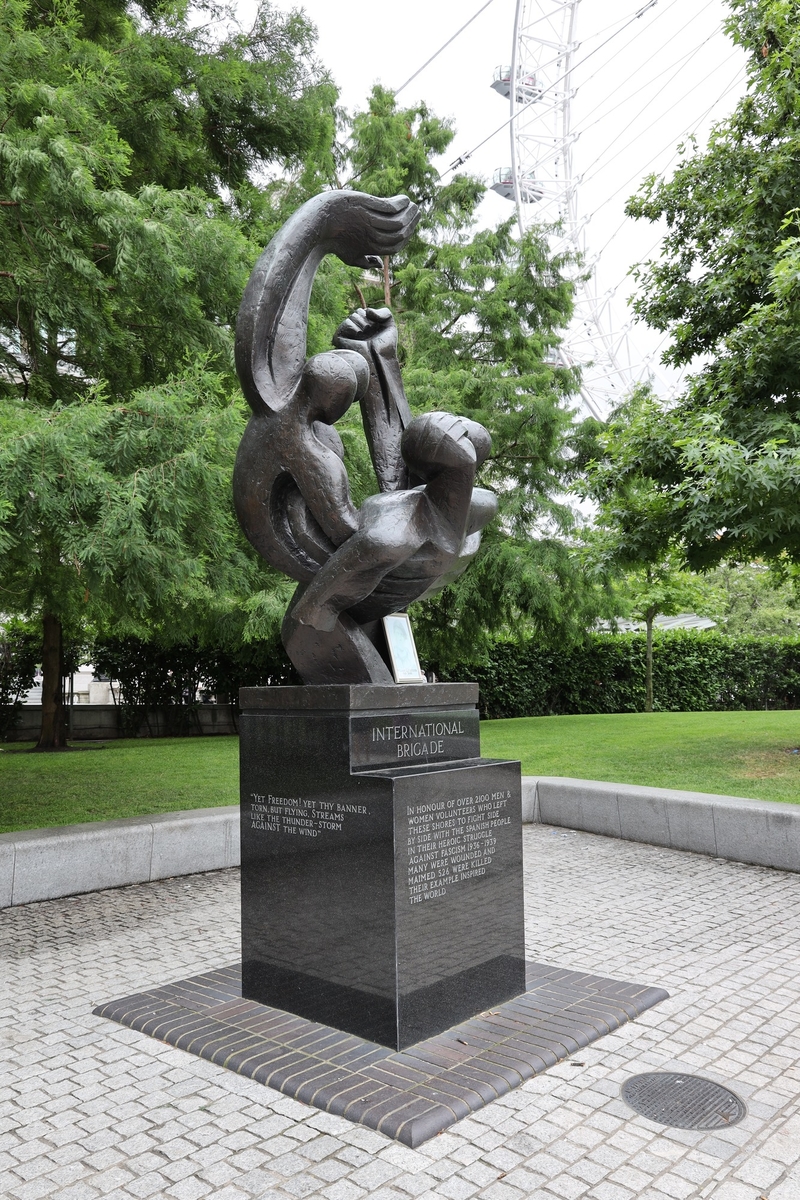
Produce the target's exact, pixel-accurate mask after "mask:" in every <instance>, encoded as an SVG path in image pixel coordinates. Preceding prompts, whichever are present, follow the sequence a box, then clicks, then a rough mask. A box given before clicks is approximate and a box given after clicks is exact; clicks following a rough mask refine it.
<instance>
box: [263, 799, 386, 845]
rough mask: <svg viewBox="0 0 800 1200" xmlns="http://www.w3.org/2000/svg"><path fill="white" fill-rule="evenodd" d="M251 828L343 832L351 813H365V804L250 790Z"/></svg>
mask: <svg viewBox="0 0 800 1200" xmlns="http://www.w3.org/2000/svg"><path fill="white" fill-rule="evenodd" d="M250 801H251V803H250V828H251V829H261V830H263V831H264V832H265V833H288V834H289V835H291V836H294V837H312V838H315V837H319V835H320V833H321V832H324V831H327V832H329V833H341V832H342V830H343V828H344V823H345V821H346V820H347V819H348V817H350V816H353V815H366V812H367V808H366V805H364V804H344V803H339V802H338V801H335V800H303V799H302V797H300V796H272V795H270V794H269V793H267V794H266V795H264V796H262V795H260V794H259V793H258V792H251V793H250Z"/></svg>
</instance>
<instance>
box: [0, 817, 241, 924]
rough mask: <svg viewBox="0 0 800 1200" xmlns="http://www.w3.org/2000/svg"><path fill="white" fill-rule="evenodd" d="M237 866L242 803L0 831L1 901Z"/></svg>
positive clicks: (11, 902)
mask: <svg viewBox="0 0 800 1200" xmlns="http://www.w3.org/2000/svg"><path fill="white" fill-rule="evenodd" d="M238 865H239V806H238V804H233V805H226V806H225V807H224V808H199V809H194V810H189V811H186V812H175V813H160V814H159V815H158V816H154V817H125V818H123V819H121V820H119V821H93V822H90V823H88V824H86V825H64V826H60V827H56V828H54V829H29V830H25V831H24V832H22V833H4V834H0V908H8V907H10V906H11V905H14V904H30V903H31V901H33V900H55V899H57V898H58V897H59V896H74V895H77V894H79V893H80V892H96V891H100V890H101V889H103V888H112V887H122V886H124V885H125V884H127V883H148V882H150V881H151V880H153V879H168V878H170V877H171V876H173V875H194V874H195V873H196V872H198V871H218V870H220V869H222V868H224V867H237V866H238Z"/></svg>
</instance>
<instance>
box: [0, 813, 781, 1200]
mask: <svg viewBox="0 0 800 1200" xmlns="http://www.w3.org/2000/svg"><path fill="white" fill-rule="evenodd" d="M525 844H526V889H527V896H528V933H529V938H530V947H531V950H532V952H533V953H532V956H533V957H537V958H543V959H545V960H547V961H549V962H554V963H556V964H557V965H559V966H563V967H564V968H565V969H567V970H573V971H585V972H590V973H594V974H597V975H603V976H611V977H614V978H619V979H636V980H640V981H641V982H642V983H646V984H648V985H651V986H656V987H665V988H666V989H667V990H668V991H669V992H670V993H671V999H670V1000H668V1001H666V1002H665V1003H664V1004H662V1005H661V1006H659V1007H658V1008H656V1009H653V1010H650V1011H649V1012H646V1013H645V1014H644V1015H643V1016H642V1017H640V1018H639V1019H638V1020H637V1021H636V1023H635V1024H629V1025H626V1026H624V1027H623V1028H621V1029H620V1030H618V1031H616V1032H615V1033H612V1034H609V1035H608V1036H606V1037H605V1038H604V1039H603V1040H602V1041H600V1042H598V1043H596V1044H595V1045H594V1046H590V1047H588V1048H586V1049H585V1050H583V1051H581V1052H580V1054H574V1055H573V1059H576V1060H578V1061H581V1062H585V1063H586V1066H585V1067H581V1068H578V1067H572V1066H570V1065H568V1064H564V1065H563V1066H561V1067H559V1068H557V1069H556V1070H554V1071H551V1072H550V1073H547V1074H544V1075H540V1076H538V1077H537V1078H535V1079H533V1080H531V1081H529V1082H528V1083H525V1084H523V1085H522V1086H521V1087H520V1088H519V1089H517V1090H516V1091H515V1092H513V1093H509V1094H507V1095H506V1096H504V1097H503V1098H502V1099H501V1100H500V1101H497V1102H496V1103H495V1104H492V1105H489V1106H487V1107H486V1108H485V1109H483V1110H482V1113H481V1114H480V1115H481V1116H482V1118H483V1119H481V1120H479V1119H477V1118H478V1115H479V1114H476V1116H475V1117H470V1118H468V1119H466V1120H464V1121H462V1122H460V1123H459V1124H457V1125H455V1126H452V1127H451V1128H450V1130H448V1131H447V1132H446V1133H445V1134H443V1135H441V1136H440V1137H436V1138H433V1139H432V1140H431V1142H429V1143H426V1144H425V1145H424V1146H423V1147H422V1148H421V1150H417V1151H415V1150H409V1149H407V1148H405V1147H402V1146H399V1145H398V1144H397V1143H392V1142H389V1141H387V1139H385V1138H384V1137H382V1136H381V1135H380V1134H378V1133H375V1132H373V1131H370V1130H366V1129H361V1128H359V1127H356V1126H353V1125H352V1124H350V1123H349V1122H346V1121H344V1120H343V1119H342V1118H340V1117H336V1116H333V1115H332V1114H328V1113H323V1112H320V1111H319V1110H316V1109H309V1108H306V1107H305V1106H304V1105H301V1104H299V1103H298V1102H297V1101H296V1100H293V1099H291V1098H289V1097H286V1096H282V1095H281V1094H280V1093H277V1092H271V1091H270V1090H269V1089H267V1088H264V1087H261V1086H259V1085H257V1084H255V1083H253V1082H252V1081H250V1080H246V1079H244V1078H242V1077H240V1076H237V1075H235V1074H233V1073H231V1072H229V1071H225V1070H223V1069H222V1068H219V1067H217V1066H215V1065H214V1064H212V1063H208V1062H204V1061H202V1060H200V1059H195V1058H191V1057H189V1056H187V1055H185V1054H183V1053H182V1052H180V1051H178V1050H176V1049H174V1048H172V1047H169V1046H166V1045H164V1044H162V1043H160V1042H157V1041H153V1040H151V1039H148V1038H145V1037H144V1036H142V1035H141V1034H138V1033H136V1032H134V1031H132V1030H128V1029H124V1028H122V1027H121V1026H114V1025H112V1024H111V1023H110V1022H104V1021H101V1020H98V1019H97V1018H95V1017H92V1015H91V1010H92V1008H93V1007H94V1006H96V1005H97V1004H99V1003H101V1002H102V1001H103V1000H105V999H107V998H109V997H110V996H125V995H131V994H133V993H134V992H136V991H138V990H140V989H141V987H142V986H143V985H144V983H145V982H147V983H148V984H151V985H152V986H153V987H157V986H163V985H165V984H168V983H169V982H171V981H172V980H175V979H178V978H181V977H189V976H191V975H200V974H203V973H204V972H208V971H211V970H214V969H216V968H218V967H219V966H222V965H225V964H226V963H229V962H231V963H232V962H234V961H235V960H236V958H237V955H238V912H237V906H238V875H237V872H235V871H221V872H216V873H213V874H208V875H203V876H198V877H195V878H194V879H193V880H192V886H191V888H190V889H187V888H186V885H185V883H184V882H183V881H181V880H162V881H158V882H157V883H152V884H142V885H135V886H131V887H127V888H121V889H118V890H115V891H110V892H100V893H94V894H92V895H87V896H78V897H70V898H67V899H64V900H56V901H48V902H44V903H40V904H34V905H30V906H27V907H24V908H17V909H11V910H7V911H5V912H4V913H3V920H2V926H0V957H1V958H2V961H1V962H0V977H2V979H3V982H4V994H3V999H2V1002H0V1029H2V1036H3V1038H4V1070H3V1086H2V1088H0V1155H7V1156H8V1157H7V1158H5V1157H0V1195H2V1196H3V1197H5V1196H6V1195H8V1196H9V1200H103V1198H104V1197H110V1198H111V1200H117V1196H119V1200H130V1198H135V1200H150V1198H151V1197H153V1198H154V1200H161V1197H174V1198H175V1200H203V1197H204V1196H209V1197H213V1200H217V1197H220V1196H221V1197H223V1200H228V1198H231V1200H233V1198H234V1197H235V1198H236V1200H239V1198H240V1197H242V1198H244V1200H262V1198H263V1200H287V1198H288V1197H293V1196H296V1197H298V1198H302V1197H305V1196H311V1197H315V1198H316V1197H323V1196H324V1197H326V1198H327V1200H362V1197H367V1196H368V1197H369V1200H373V1197H376V1198H377V1200H395V1197H403V1198H404V1200H408V1198H412V1200H428V1198H430V1200H434V1198H436V1200H442V1198H446V1200H462V1198H463V1200H471V1198H472V1196H475V1197H476V1200H484V1197H487V1198H489V1200H511V1198H513V1200H517V1198H518V1197H522V1196H526V1197H527V1196H531V1197H535V1200H545V1198H549V1200H553V1198H554V1197H563V1198H564V1200H573V1198H574V1200H578V1198H582V1197H583V1196H586V1197H588V1198H589V1200H631V1197H633V1196H637V1197H638V1196H643V1197H646V1198H647V1200H650V1198H651V1197H659V1196H664V1197H666V1196H670V1197H675V1198H676V1200H680V1198H682V1197H691V1198H693V1197H695V1196H696V1197H698V1200H706V1198H708V1200H758V1197H759V1196H762V1195H763V1196H768V1197H769V1200H800V1174H798V1173H797V1172H798V1171H799V1170H800V1104H798V1096H800V1069H798V1065H797V1064H798V1062H799V1061H800V978H799V977H798V974H797V971H796V946H797V944H798V942H799V941H800V905H798V903H797V897H798V879H797V877H796V876H794V875H788V874H784V873H782V872H780V871H771V870H767V869H765V868H760V867H748V866H736V867H734V866H733V865H732V864H730V863H726V862H721V861H715V860H712V859H706V858H702V857H699V856H696V855H691V854H683V853H679V852H674V851H664V850H660V849H657V848H654V847H650V846H643V845H639V844H637V843H633V842H620V841H618V840H616V839H604V838H600V837H594V836H592V835H589V834H581V833H570V834H567V833H566V831H563V836H562V835H561V833H560V832H559V833H557V834H556V835H555V836H553V833H552V831H550V830H548V829H547V828H545V827H541V826H539V827H530V828H528V829H526V831H525ZM647 1070H679V1071H690V1072H691V1071H696V1072H698V1073H702V1074H707V1075H709V1077H711V1078H714V1079H716V1080H718V1081H719V1082H720V1083H723V1084H725V1085H726V1086H728V1087H730V1088H732V1089H733V1090H734V1091H735V1092H737V1093H738V1094H740V1095H741V1096H742V1097H743V1099H744V1100H745V1102H746V1104H747V1107H748V1116H747V1118H746V1120H745V1121H744V1122H742V1123H741V1124H740V1125H739V1126H736V1127H734V1129H731V1130H728V1131H722V1133H717V1132H711V1133H694V1132H691V1131H677V1130H667V1129H665V1128H664V1127H663V1126H657V1125H655V1124H654V1123H651V1122H648V1121H645V1120H644V1119H643V1118H641V1117H639V1116H637V1115H636V1114H634V1113H633V1112H632V1111H631V1110H630V1109H628V1108H627V1106H625V1105H624V1104H623V1103H622V1101H621V1100H620V1099H619V1087H620V1085H621V1083H622V1082H623V1081H624V1079H626V1078H627V1077H628V1076H629V1075H632V1074H637V1073H640V1072H642V1071H647ZM598 1104H599V1105H600V1107H597V1105H598ZM178 1149H180V1151H181V1152H180V1153H176V1151H177V1150H178ZM154 1151H159V1153H154ZM395 1155H398V1156H397V1157H395ZM281 1160H283V1161H284V1162H285V1163H295V1162H296V1163H297V1170H296V1171H293V1172H292V1173H290V1174H284V1173H281V1172H279V1171H277V1170H275V1163H276V1162H277V1161H281ZM492 1164H495V1165H492ZM18 1165H19V1166H22V1167H23V1168H24V1169H25V1171H26V1172H27V1177H26V1178H25V1179H23V1178H22V1175H21V1174H19V1173H18V1172H17V1170H16V1167H17V1166H18ZM645 1166H646V1167H647V1169H646V1170H642V1167H645ZM387 1167H388V1168H389V1169H390V1174H386V1168H387ZM651 1168H652V1171H651ZM371 1169H372V1170H373V1171H374V1172H375V1173H374V1174H370V1170H371ZM176 1170H177V1171H179V1172H184V1171H185V1172H188V1173H186V1174H184V1175H182V1177H180V1178H174V1177H171V1176H170V1174H169V1173H168V1172H173V1171H176ZM115 1171H119V1172H121V1174H119V1175H116V1174H114V1172H115ZM626 1171H630V1172H633V1174H631V1175H628V1174H626ZM3 1172H5V1174H3ZM476 1172H477V1174H476ZM598 1172H599V1175H598ZM603 1172H608V1173H607V1174H606V1175H605V1177H604V1178H603V1177H602V1173H603ZM359 1173H361V1174H359ZM471 1175H475V1176H476V1177H475V1178H471ZM500 1176H503V1177H502V1178H500ZM584 1176H586V1178H584ZM357 1180H361V1182H357ZM642 1180H644V1184H643V1183H642ZM289 1188H291V1190H289ZM642 1188H643V1189H644V1190H641V1189H642ZM687 1188H690V1189H691V1190H690V1191H688V1192H687V1191H686V1189H687ZM465 1189H473V1190H472V1191H469V1190H465ZM496 1189H501V1190H496ZM503 1189H504V1190H503Z"/></svg>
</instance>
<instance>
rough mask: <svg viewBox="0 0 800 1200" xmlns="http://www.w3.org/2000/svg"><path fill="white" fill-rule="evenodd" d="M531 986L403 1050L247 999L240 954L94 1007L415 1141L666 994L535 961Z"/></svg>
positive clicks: (305, 1099)
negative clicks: (237, 958) (230, 962)
mask: <svg viewBox="0 0 800 1200" xmlns="http://www.w3.org/2000/svg"><path fill="white" fill-rule="evenodd" d="M526 982H527V986H528V990H527V991H526V992H524V993H523V994H522V995H520V996H516V997H515V998H514V999H513V1000H509V1001H508V1002H507V1003H505V1004H499V1005H498V1006H497V1008H496V1009H494V1010H491V1011H488V1012H484V1013H480V1014H478V1015H476V1016H475V1017H473V1018H471V1019H470V1020H468V1021H463V1022H462V1023H461V1024H460V1025H456V1026H454V1027H453V1028H452V1029H448V1030H447V1031H446V1032H444V1033H442V1034H439V1035H438V1036H436V1037H431V1038H427V1039H426V1040H425V1041H424V1042H419V1043H418V1044H417V1045H415V1046H410V1047H408V1048H407V1049H405V1050H401V1051H393V1050H388V1049H387V1048H386V1047H385V1046H378V1045H376V1043H375V1042H367V1041H364V1039H363V1038H359V1037H355V1036H354V1035H353V1034H348V1033H342V1032H341V1031H340V1030H338V1029H331V1028H330V1026H328V1025H320V1024H318V1023H316V1022H314V1021H308V1020H306V1019H305V1018H304V1017H298V1016H295V1015H293V1014H292V1013H286V1012H283V1011H282V1010H281V1009H278V1008H270V1007H267V1006H266V1005H263V1004H258V1003H257V1002H256V1001H255V1000H243V999H242V972H241V966H240V965H239V964H236V965H234V966H232V967H223V968H221V969H220V970H217V971H209V972H207V973H206V974H204V975H197V976H195V977H194V978H192V979H183V980H180V981H179V982H178V983H173V984H168V985H167V986H166V987H162V988H154V989H152V990H151V991H144V992H137V993H136V994H135V995H133V996H127V997H125V998H124V999H122V1000H113V1001H111V1002H110V1003H108V1004H103V1005H100V1006H99V1007H98V1008H96V1009H95V1010H94V1015H95V1016H97V1017H108V1018H109V1019H110V1020H112V1021H118V1022H119V1023H120V1024H121V1025H127V1026H128V1028H130V1029H136V1030H137V1031H139V1032H141V1033H145V1034H148V1035H149V1036H150V1037H155V1038H158V1039H159V1040H160V1041H162V1042H167V1043H168V1044H169V1045H171V1046H176V1047H177V1048H178V1049H179V1050H186V1051H187V1052H188V1053H189V1054H196V1055H197V1056H198V1057H199V1058H205V1059H208V1061H209V1062H213V1063H217V1064H218V1065H219V1066H222V1067H225V1068H226V1070H228V1071H235V1072H236V1073H237V1074H238V1075H244V1076H246V1077H247V1078H248V1079H254V1080H255V1081H256V1082H257V1083H261V1084H265V1085H266V1086H267V1087H271V1088H275V1089H276V1090H277V1091H279V1092H283V1093H284V1094H285V1095H287V1096H291V1097H293V1098H294V1099H296V1100H302V1101H303V1102H304V1103H306V1104H312V1105H314V1107H315V1108H320V1109H322V1110H323V1111H324V1112H328V1113H335V1114H336V1115H337V1116H342V1117H346V1118H347V1120H348V1121H354V1122H355V1123H356V1124H358V1125H365V1126H367V1128H368V1129H376V1130H377V1131H378V1132H379V1133H385V1134H386V1135H387V1137H391V1138H395V1139H396V1140H397V1141H399V1142H402V1143H403V1144H404V1145H406V1146H412V1147H417V1146H421V1145H422V1143H423V1142H426V1141H428V1139H429V1138H432V1137H434V1136H435V1135H436V1134H439V1133H441V1132H442V1130H444V1129H447V1128H448V1127H449V1126H450V1125H453V1124H454V1123H455V1122H456V1121H458V1120H461V1119H462V1118H463V1117H467V1116H469V1115H470V1114H471V1113H474V1112H477V1111H478V1110H479V1109H481V1108H483V1107H484V1106H485V1105H486V1104H490V1103H491V1102H492V1101H493V1100H496V1099H498V1097H500V1096H504V1095H505V1094H506V1093H507V1092H509V1091H511V1089H512V1088H514V1087H519V1085H520V1084H521V1083H524V1082H525V1080H526V1079H532V1078H533V1077H534V1075H538V1074H541V1072H542V1071H546V1070H547V1069H548V1068H549V1067H552V1066H555V1064H556V1063H558V1062H562V1061H563V1060H564V1059H566V1058H569V1057H570V1055H572V1054H574V1053H575V1051H577V1050H581V1049H585V1047H586V1046H588V1045H590V1044H591V1043H592V1042H595V1041H597V1040H598V1038H601V1037H604V1036H605V1035H606V1034H607V1033H611V1032H612V1031H613V1030H615V1029H619V1028H620V1027H621V1026H622V1025H624V1024H626V1023H627V1022H628V1021H634V1020H635V1019H636V1018H637V1017H640V1016H641V1015H642V1013H643V1012H646V1011H647V1009H648V1008H652V1007H653V1005H655V1004H660V1003H661V1002H662V1001H663V1000H667V999H669V997H668V994H667V993H666V992H665V991H664V990H663V988H654V987H641V986H639V985H637V984H635V983H621V982H620V981H618V980H615V979H604V978H602V977H601V976H598V975H591V974H587V973H586V972H580V971H565V970H563V969H562V968H560V967H548V966H546V965H545V964H543V963H528V964H527V979H526Z"/></svg>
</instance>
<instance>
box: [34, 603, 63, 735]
mask: <svg viewBox="0 0 800 1200" xmlns="http://www.w3.org/2000/svg"><path fill="white" fill-rule="evenodd" d="M42 625H43V633H44V639H43V646H42V730H41V733H40V734H39V741H38V742H37V743H36V749H37V750H65V749H66V747H67V730H66V723H65V720H64V693H63V690H62V678H63V674H64V670H63V668H64V646H63V640H62V631H61V622H60V621H59V619H58V617H55V616H53V614H52V613H48V612H46V613H45V614H44V618H43V620H42Z"/></svg>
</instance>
